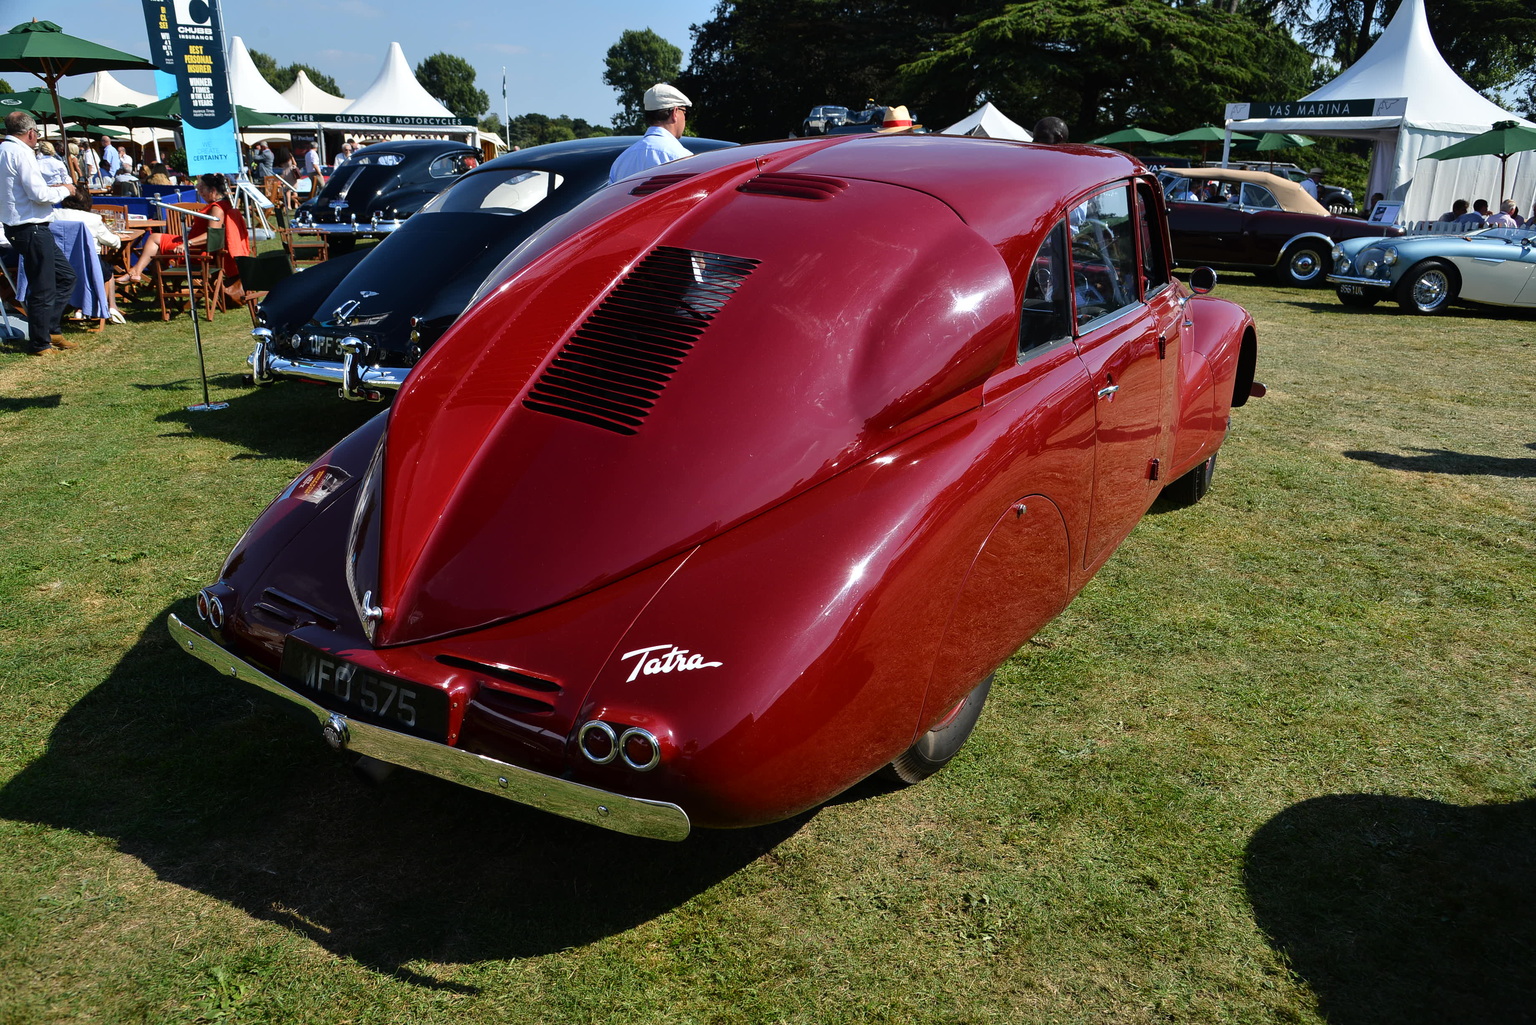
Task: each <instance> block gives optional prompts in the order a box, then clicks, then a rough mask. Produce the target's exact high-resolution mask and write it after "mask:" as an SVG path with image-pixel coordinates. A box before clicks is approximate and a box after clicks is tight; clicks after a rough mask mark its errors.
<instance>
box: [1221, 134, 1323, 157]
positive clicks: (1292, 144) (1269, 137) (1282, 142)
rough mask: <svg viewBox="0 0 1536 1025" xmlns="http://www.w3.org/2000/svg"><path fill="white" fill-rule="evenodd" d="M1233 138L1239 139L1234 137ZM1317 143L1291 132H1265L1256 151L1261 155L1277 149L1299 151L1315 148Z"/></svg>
mask: <svg viewBox="0 0 1536 1025" xmlns="http://www.w3.org/2000/svg"><path fill="white" fill-rule="evenodd" d="M1233 138H1234V139H1235V138H1237V137H1236V136H1233ZM1315 145H1317V141H1316V140H1315V139H1309V138H1307V137H1306V136H1305V135H1293V134H1292V133H1290V132H1265V133H1264V134H1263V135H1261V136H1259V144H1258V145H1257V146H1255V147H1253V148H1254V149H1256V150H1258V151H1259V152H1260V153H1269V152H1272V151H1273V150H1277V149H1299V148H1301V147H1303V146H1315Z"/></svg>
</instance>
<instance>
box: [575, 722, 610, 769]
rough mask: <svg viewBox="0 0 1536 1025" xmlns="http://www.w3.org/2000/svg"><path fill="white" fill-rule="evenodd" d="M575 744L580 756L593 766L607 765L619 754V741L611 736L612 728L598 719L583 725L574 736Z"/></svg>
mask: <svg viewBox="0 0 1536 1025" xmlns="http://www.w3.org/2000/svg"><path fill="white" fill-rule="evenodd" d="M576 743H577V745H578V746H579V747H580V748H581V753H582V755H584V756H585V757H586V759H587V761H589V762H591V763H592V764H594V765H607V764H608V763H609V762H611V761H613V760H614V758H616V757H618V754H619V741H618V738H617V737H615V736H614V735H613V727H612V726H609V725H608V724H607V723H605V722H603V721H602V720H600V719H593V720H592V721H591V722H589V723H586V724H585V725H583V726H582V728H581V732H580V733H578V734H577V735H576Z"/></svg>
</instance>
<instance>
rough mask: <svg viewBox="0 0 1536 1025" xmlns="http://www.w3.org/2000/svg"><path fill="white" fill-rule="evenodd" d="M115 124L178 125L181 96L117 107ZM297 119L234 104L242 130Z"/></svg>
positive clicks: (156, 126)
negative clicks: (139, 105)
mask: <svg viewBox="0 0 1536 1025" xmlns="http://www.w3.org/2000/svg"><path fill="white" fill-rule="evenodd" d="M113 109H114V111H115V113H114V114H113V116H112V123H113V124H119V125H128V126H130V127H133V128H175V127H176V126H177V125H179V124H180V123H181V97H180V96H179V95H178V94H176V93H171V95H169V96H162V97H161V98H160V99H158V100H156V101H155V102H154V103H146V104H144V105H143V106H142V107H115V108H113ZM294 122H295V119H294V118H291V117H289V116H288V115H286V114H263V113H261V112H260V111H257V110H252V109H251V108H250V107H242V106H241V105H240V104H238V103H237V104H235V124H236V126H237V127H238V128H240V129H245V128H251V127H262V128H267V127H272V126H278V127H280V126H283V125H290V124H293V123H294Z"/></svg>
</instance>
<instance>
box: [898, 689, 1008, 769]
mask: <svg viewBox="0 0 1536 1025" xmlns="http://www.w3.org/2000/svg"><path fill="white" fill-rule="evenodd" d="M996 675H997V674H996V673H993V674H992V675H991V676H988V677H987V678H986V679H985V680H982V681H981V682H980V683H978V684H977V685H976V686H975V687H973V688H972V689H971V692H970V693H969V694H967V695H966V696H965V697H963V698H961V699H960V703H959V704H957V705H956V706H955V707H954V709H953V710H951V711H950V713H949V714H948V715H946V716H945V717H944V718H943V719H941V720H939V724H938V725H937V726H935V727H934V728H933V729H931V730H929V731H928V732H927V733H924V734H923V735H922V736H921V737H918V738H917V741H916V742H915V743H914V744H913V745H912V746H911V747H909V748H907V749H906V750H905V751H903V752H902V753H901V754H899V755H897V756H896V759H895V760H894V761H892V762H891V764H889V765H887V766H886V767H885V768H884V769H883V770H881V771H882V772H883V773H884V774H885V776H886V777H887V778H889V779H892V780H895V781H896V782H898V783H917V782H920V781H922V780H925V779H927V778H928V777H929V776H932V775H933V774H934V773H935V772H938V771H939V770H940V769H942V768H944V766H946V765H948V764H949V761H950V759H952V758H954V757H955V755H957V754H959V753H960V749H961V748H962V747H964V746H965V742H966V741H967V740H969V739H970V736H971V731H972V730H974V729H975V728H976V720H978V719H980V718H981V709H982V706H984V705H985V704H986V703H987V695H988V694H989V693H991V691H992V679H993V677H995V676H996Z"/></svg>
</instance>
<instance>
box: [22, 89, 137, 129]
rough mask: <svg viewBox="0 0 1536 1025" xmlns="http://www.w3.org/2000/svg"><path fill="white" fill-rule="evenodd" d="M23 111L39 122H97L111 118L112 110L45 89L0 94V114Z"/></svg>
mask: <svg viewBox="0 0 1536 1025" xmlns="http://www.w3.org/2000/svg"><path fill="white" fill-rule="evenodd" d="M13 110H24V111H26V112H27V113H29V114H31V115H32V116H33V117H35V118H37V119H38V120H39V121H47V120H57V119H62V120H64V121H99V120H101V119H103V118H106V119H108V120H110V119H111V117H112V108H111V107H103V106H101V105H100V104H98V103H91V102H89V101H86V100H71V99H67V98H63V97H59V96H55V95H54V94H53V93H51V92H49V91H48V90H47V89H26V90H24V91H22V92H19V93H0V114H9V113H10V112H11V111H13Z"/></svg>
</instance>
